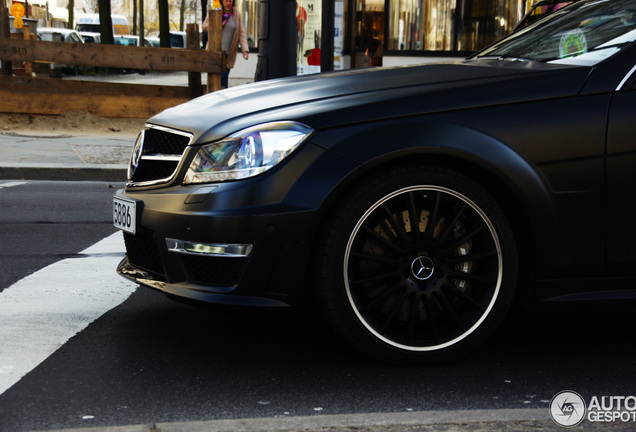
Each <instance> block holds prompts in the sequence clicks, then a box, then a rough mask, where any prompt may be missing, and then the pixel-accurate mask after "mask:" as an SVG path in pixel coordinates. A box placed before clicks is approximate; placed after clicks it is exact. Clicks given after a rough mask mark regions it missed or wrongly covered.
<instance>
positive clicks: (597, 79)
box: [114, 0, 636, 364]
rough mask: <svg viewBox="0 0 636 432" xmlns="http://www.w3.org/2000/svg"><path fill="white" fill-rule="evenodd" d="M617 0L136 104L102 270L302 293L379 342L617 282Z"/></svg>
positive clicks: (434, 333)
mask: <svg viewBox="0 0 636 432" xmlns="http://www.w3.org/2000/svg"><path fill="white" fill-rule="evenodd" d="M635 13H636V2H635V1H633V0H631V1H625V0H612V1H597V0H588V1H586V0H581V1H580V2H577V3H575V4H573V5H571V6H569V7H566V8H564V9H560V10H558V11H556V12H554V13H553V14H552V15H551V16H550V18H548V19H546V20H542V21H541V22H539V23H537V24H535V25H530V26H528V27H526V28H525V29H523V30H520V31H518V32H515V33H514V34H512V35H511V36H509V37H507V38H506V39H504V40H503V41H500V42H498V43H496V44H495V45H493V46H491V47H489V48H487V49H485V50H483V51H482V52H480V53H478V54H477V55H475V56H473V57H471V58H469V59H466V60H464V61H453V62H446V63H439V64H430V65H423V66H413V67H395V68H377V69H370V70H363V71H360V70H356V71H345V72H340V73H327V74H319V75H312V76H308V77H299V78H297V77H294V78H287V79H279V80H271V81H264V82H261V83H256V84H249V85H245V86H240V87H235V88H231V89H228V90H225V91H220V92H216V93H213V94H209V95H206V96H203V97H201V98H198V99H195V100H193V101H191V102H188V103H186V104H183V105H180V106H177V107H175V108H171V109H168V110H166V111H164V112H163V113H161V114H159V115H157V116H156V117H153V118H151V119H150V120H149V121H148V123H147V126H146V128H145V130H144V131H142V132H141V134H140V135H139V138H138V140H137V142H136V144H135V147H134V152H133V155H132V158H131V163H130V169H129V180H128V183H127V185H126V188H125V190H123V191H118V192H117V193H116V195H115V201H114V213H115V214H114V216H115V224H116V226H118V227H120V228H121V229H123V230H124V231H125V233H124V236H125V243H126V249H127V257H126V258H125V259H124V260H123V261H122V263H121V264H120V266H119V268H118V271H119V273H120V274H121V275H123V276H125V277H127V278H130V279H133V280H135V281H137V282H138V283H140V284H142V285H145V286H148V287H151V288H155V289H158V290H161V291H163V292H165V293H167V294H168V295H170V296H173V297H175V298H179V299H183V300H195V301H199V302H208V303H216V304H225V305H243V306H266V307H267V306H269V307H279V306H281V307H286V306H290V305H293V306H298V307H304V306H307V305H309V306H317V307H319V308H320V309H321V310H322V311H323V312H324V316H325V317H326V319H327V321H328V322H329V323H330V324H331V325H332V326H333V328H334V329H335V330H336V332H337V333H339V334H340V335H341V336H343V337H344V338H345V339H346V340H348V341H349V342H350V343H351V344H353V345H354V346H356V347H358V348H360V349H362V350H364V351H365V352H367V353H369V354H371V355H373V356H376V357H378V358H381V359H384V360H387V361H391V362H397V363H411V364H412V363H416V364H425V363H429V362H438V361H446V360H448V359H451V358H453V357H456V356H457V355H459V354H461V353H464V352H465V351H466V350H468V349H470V348H474V347H475V346H476V345H478V344H480V343H482V342H483V341H484V340H485V339H486V338H488V337H489V335H491V333H492V332H493V331H494V329H495V328H496V327H497V326H498V324H499V323H500V322H501V320H502V318H503V317H504V315H505V314H506V312H507V311H508V310H509V307H510V305H511V302H512V300H513V297H514V296H515V295H517V297H516V298H518V299H519V301H520V302H521V303H522V304H525V305H532V306H536V305H561V304H565V303H566V302H578V303H582V304H593V305H594V307H599V305H600V304H601V303H602V302H603V301H604V300H610V299H613V300H627V299H633V298H634V295H635V293H636V291H635V290H634V287H635V285H634V277H635V276H636V265H634V263H636V247H634V245H635V244H636V224H635V223H634V221H633V217H634V216H633V215H634V214H635V213H636V200H634V199H632V195H633V193H634V192H633V191H634V190H636V171H635V170H634V166H636V153H635V150H636V91H635V89H634V82H635V81H636V74H635V73H634V72H635V71H636V43H635V42H634V41H635V40H636V15H635Z"/></svg>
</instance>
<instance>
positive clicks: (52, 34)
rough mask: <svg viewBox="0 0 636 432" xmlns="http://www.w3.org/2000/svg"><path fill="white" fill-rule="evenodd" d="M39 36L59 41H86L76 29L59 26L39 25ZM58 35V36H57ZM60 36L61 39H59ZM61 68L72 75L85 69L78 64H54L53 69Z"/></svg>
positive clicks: (42, 38) (43, 38) (45, 39)
mask: <svg viewBox="0 0 636 432" xmlns="http://www.w3.org/2000/svg"><path fill="white" fill-rule="evenodd" d="M37 32H38V37H39V38H40V39H41V40H43V41H57V40H59V41H60V42H65V43H84V38H83V37H82V35H80V34H79V32H78V31H76V30H71V29H66V28H59V27H38V30H37ZM56 35H57V36H56ZM58 38H59V39H58ZM57 68H59V69H61V71H62V72H64V73H67V74H72V75H79V73H80V72H81V71H82V70H83V68H82V67H80V66H77V65H64V64H53V65H51V69H52V70H55V69H57Z"/></svg>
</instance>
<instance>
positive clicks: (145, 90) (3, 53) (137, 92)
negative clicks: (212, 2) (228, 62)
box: [0, 7, 224, 118]
mask: <svg viewBox="0 0 636 432" xmlns="http://www.w3.org/2000/svg"><path fill="white" fill-rule="evenodd" d="M220 14H221V11H218V10H210V11H209V20H210V22H216V21H218V22H220V21H221V16H220ZM3 23H4V24H3ZM189 26H190V28H189V29H188V36H190V35H192V36H193V37H196V38H197V39H198V34H199V33H198V28H197V29H196V31H194V28H193V27H195V25H193V24H191V25H189ZM211 30H213V31H215V32H217V31H218V33H219V37H220V31H221V26H215V29H211ZM198 47H199V43H198V41H194V42H193V43H189V44H188V49H173V48H150V47H130V46H121V45H102V44H78V43H63V42H48V41H35V40H25V39H14V38H11V35H9V34H8V9H7V8H5V7H0V60H2V65H3V67H2V72H3V75H1V76H0V100H2V103H0V112H4V113H24V114H48V115H61V114H65V113H67V112H69V111H82V110H84V111H88V112H91V113H93V114H95V115H99V116H105V117H135V118H146V117H150V116H152V115H154V114H156V113H158V112H160V111H162V110H164V109H166V108H169V107H171V106H174V105H177V104H179V103H183V102H186V101H188V100H189V99H191V98H193V97H196V96H199V95H201V94H202V93H203V92H205V91H206V90H207V89H210V91H216V90H219V89H220V74H221V72H222V70H223V68H224V58H223V56H222V54H221V52H220V50H213V48H215V47H213V46H212V45H210V47H208V50H201V49H198ZM42 62H46V63H57V64H67V65H78V66H87V67H102V68H120V69H139V70H145V71H186V72H189V78H190V79H189V81H190V85H189V87H182V86H156V85H144V84H116V83H107V82H95V81H75V80H73V81H64V80H63V79H62V80H60V79H52V78H49V77H39V76H38V77H33V76H10V74H11V67H10V65H11V63H12V64H13V66H14V68H15V66H16V64H18V65H20V64H26V65H28V64H35V63H42ZM7 64H8V65H9V67H6V65H7ZM200 73H207V74H208V80H207V82H208V86H207V88H206V87H205V86H202V85H201V79H200ZM197 74H198V76H199V79H198V82H197V79H196V76H197ZM28 75H31V74H28Z"/></svg>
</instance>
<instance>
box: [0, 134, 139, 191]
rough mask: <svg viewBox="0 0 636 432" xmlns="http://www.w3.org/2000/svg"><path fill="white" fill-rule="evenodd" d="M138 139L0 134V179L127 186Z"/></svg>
mask: <svg viewBox="0 0 636 432" xmlns="http://www.w3.org/2000/svg"><path fill="white" fill-rule="evenodd" d="M135 139H136V135H130V134H124V135H117V136H115V137H113V136H104V135H97V134H96V135H66V134H64V133H60V134H55V135H52V134H51V133H43V132H28V133H27V132H0V179H26V180H71V181H87V180H88V181H90V180H92V181H113V182H115V181H122V182H123V181H126V170H127V167H128V160H129V159H130V154H131V152H132V148H133V145H134V143H135Z"/></svg>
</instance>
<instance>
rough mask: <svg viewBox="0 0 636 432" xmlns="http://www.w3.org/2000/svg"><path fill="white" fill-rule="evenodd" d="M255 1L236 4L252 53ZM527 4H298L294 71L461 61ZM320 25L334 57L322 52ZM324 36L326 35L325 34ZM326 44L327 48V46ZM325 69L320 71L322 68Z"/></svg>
mask: <svg viewBox="0 0 636 432" xmlns="http://www.w3.org/2000/svg"><path fill="white" fill-rule="evenodd" d="M258 3H259V0H237V5H238V7H239V8H240V9H241V10H242V11H243V14H244V17H245V23H246V25H247V31H248V37H249V39H250V41H253V43H254V45H253V46H252V48H254V49H256V44H257V41H258V22H259V20H258V12H259V8H258ZM531 3H532V0H297V2H296V5H297V6H296V21H297V22H296V25H297V31H298V37H297V41H296V44H297V65H298V73H299V74H302V73H312V72H317V71H320V70H321V67H320V58H321V56H322V55H332V54H333V67H334V68H335V69H349V68H362V67H372V66H383V65H384V66H387V65H397V64H408V63H422V62H427V61H436V60H439V59H440V58H462V57H465V56H466V55H469V54H470V53H472V52H475V51H477V50H479V49H481V48H483V47H485V46H487V45H489V44H491V43H493V42H495V41H496V40H498V39H500V38H502V37H503V36H505V35H507V34H508V33H510V32H511V31H512V29H513V27H514V25H515V24H516V23H517V22H518V21H519V19H520V18H521V16H522V15H523V14H524V13H525V11H526V10H527V9H529V8H530V7H531ZM325 23H328V26H327V27H329V26H330V25H331V24H333V27H332V35H331V36H332V38H333V43H329V44H327V45H328V46H333V53H331V52H329V53H323V52H322V50H321V48H322V46H323V45H325V43H324V42H325V39H324V38H325V35H324V34H323V33H325V31H324V29H325ZM327 37H329V35H327ZM327 45H326V46H327ZM323 69H324V67H323Z"/></svg>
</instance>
